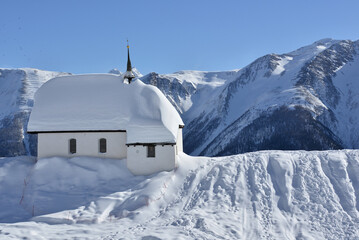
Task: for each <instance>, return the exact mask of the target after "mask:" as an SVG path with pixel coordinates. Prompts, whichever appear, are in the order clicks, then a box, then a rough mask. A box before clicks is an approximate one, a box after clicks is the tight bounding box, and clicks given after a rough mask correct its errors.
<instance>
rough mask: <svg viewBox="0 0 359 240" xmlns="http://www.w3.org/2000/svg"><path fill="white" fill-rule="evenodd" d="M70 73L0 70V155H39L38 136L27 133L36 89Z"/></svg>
mask: <svg viewBox="0 0 359 240" xmlns="http://www.w3.org/2000/svg"><path fill="white" fill-rule="evenodd" d="M59 75H68V73H58V72H50V71H42V70H38V69H32V68H24V69H0V156H19V155H36V145H35V144H36V136H34V135H28V134H27V133H26V127H27V121H28V119H29V115H30V112H31V109H32V106H33V99H34V94H35V92H36V90H37V89H38V88H39V87H40V86H41V85H42V84H43V83H44V82H46V81H47V80H49V79H51V78H53V77H56V76H59Z"/></svg>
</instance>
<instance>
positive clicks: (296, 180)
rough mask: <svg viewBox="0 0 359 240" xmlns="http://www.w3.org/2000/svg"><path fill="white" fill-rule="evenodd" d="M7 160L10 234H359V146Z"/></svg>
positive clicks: (5, 230) (5, 222) (5, 201)
mask: <svg viewBox="0 0 359 240" xmlns="http://www.w3.org/2000/svg"><path fill="white" fill-rule="evenodd" d="M34 160H35V159H34V158H31V157H15V158H3V159H1V161H0V173H1V175H0V186H1V188H0V195H1V196H2V197H1V198H0V206H1V211H0V238H1V239H25V238H26V239H293V240H294V239H316V240H320V239H359V237H358V236H359V201H358V199H359V150H337V151H322V152H305V151H262V152H255V153H246V154H241V155H234V156H228V157H217V158H209V157H190V156H188V155H185V154H181V155H180V159H179V162H178V168H177V169H176V170H174V171H171V172H161V173H158V174H153V175H151V176H146V177H143V176H133V175H131V174H130V173H129V171H128V170H127V168H126V164H125V160H117V161H116V160H112V159H96V158H86V157H83V158H71V159H65V158H49V159H41V161H38V162H37V163H35V161H34Z"/></svg>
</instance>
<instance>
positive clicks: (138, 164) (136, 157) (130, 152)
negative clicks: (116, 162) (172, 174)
mask: <svg viewBox="0 0 359 240" xmlns="http://www.w3.org/2000/svg"><path fill="white" fill-rule="evenodd" d="M155 151H156V157H154V158H148V157H147V146H143V145H137V146H133V145H130V146H128V148H127V168H128V169H129V170H130V171H131V172H132V173H133V174H135V175H149V174H152V173H156V172H160V171H171V170H173V169H174V168H175V166H176V157H177V156H176V145H174V146H171V145H164V146H162V145H156V150H155Z"/></svg>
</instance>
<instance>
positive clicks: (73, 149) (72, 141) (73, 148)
mask: <svg viewBox="0 0 359 240" xmlns="http://www.w3.org/2000/svg"><path fill="white" fill-rule="evenodd" d="M69 142H70V147H69V148H70V153H71V154H74V153H76V139H75V138H71V139H70V141H69Z"/></svg>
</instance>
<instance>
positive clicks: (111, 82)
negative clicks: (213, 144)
mask: <svg viewBox="0 0 359 240" xmlns="http://www.w3.org/2000/svg"><path fill="white" fill-rule="evenodd" d="M134 78H135V76H134V74H133V73H132V67H131V61H130V56H129V49H128V63H127V71H126V73H125V74H124V76H119V75H113V74H85V75H71V76H62V77H56V78H53V79H51V80H49V81H48V82H46V83H45V84H43V85H42V86H41V87H40V88H39V89H38V91H37V92H36V95H35V103H34V107H33V110H32V112H31V115H30V119H29V123H28V133H32V134H37V136H38V151H37V154H38V158H39V159H40V161H41V158H47V157H54V156H58V157H76V156H89V157H99V158H113V159H126V164H127V167H128V169H129V170H130V171H131V172H132V173H133V174H135V175H148V174H152V173H156V172H159V171H164V170H166V171H170V170H172V169H174V168H175V166H176V161H177V158H178V153H179V152H182V151H183V143H182V128H183V126H184V124H183V122H182V119H181V117H180V115H179V114H178V112H177V111H176V109H175V108H174V107H173V106H172V105H171V103H170V102H169V101H168V100H167V99H166V97H165V96H164V95H163V93H162V92H161V91H160V90H159V89H157V88H156V87H154V86H151V85H147V84H144V83H143V82H141V81H140V80H139V79H135V80H133V79H134Z"/></svg>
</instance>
